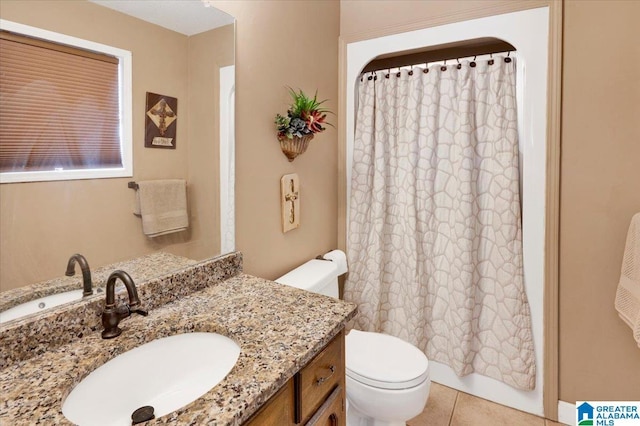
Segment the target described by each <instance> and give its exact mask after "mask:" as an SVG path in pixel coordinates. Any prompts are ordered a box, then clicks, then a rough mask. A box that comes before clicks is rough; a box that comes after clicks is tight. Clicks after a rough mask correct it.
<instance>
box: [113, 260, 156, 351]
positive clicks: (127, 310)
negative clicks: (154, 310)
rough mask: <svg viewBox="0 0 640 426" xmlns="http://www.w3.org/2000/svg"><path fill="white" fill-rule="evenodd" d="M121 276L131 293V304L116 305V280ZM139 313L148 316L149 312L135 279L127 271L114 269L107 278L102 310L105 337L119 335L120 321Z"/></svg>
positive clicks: (128, 291) (120, 331)
mask: <svg viewBox="0 0 640 426" xmlns="http://www.w3.org/2000/svg"><path fill="white" fill-rule="evenodd" d="M118 278H120V281H122V283H123V284H124V286H125V287H126V288H127V293H128V294H129V304H128V305H127V304H125V305H124V306H119V307H116V297H115V292H116V280H117V279H118ZM134 313H135V314H139V315H142V316H145V317H146V316H147V315H148V314H149V313H148V312H147V311H145V310H144V309H142V307H141V305H140V299H139V298H138V291H137V290H136V285H135V283H134V282H133V279H132V278H131V276H130V275H129V274H127V273H126V272H125V271H120V270H118V271H113V272H112V273H111V275H109V278H108V279H107V300H106V303H105V306H104V312H102V326H103V327H104V330H103V331H102V338H103V339H113V338H114V337H118V336H119V335H120V333H122V330H121V329H120V327H118V324H120V321H121V320H123V319H124V318H127V317H128V316H129V315H131V314H134Z"/></svg>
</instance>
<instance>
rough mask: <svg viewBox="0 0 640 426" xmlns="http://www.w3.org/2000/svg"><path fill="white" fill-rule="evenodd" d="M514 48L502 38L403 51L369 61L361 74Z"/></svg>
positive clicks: (514, 49) (501, 51)
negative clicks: (485, 41)
mask: <svg viewBox="0 0 640 426" xmlns="http://www.w3.org/2000/svg"><path fill="white" fill-rule="evenodd" d="M515 51H516V48H515V47H514V46H512V45H511V44H509V43H507V42H504V41H502V40H497V41H492V42H490V43H484V44H482V45H473V46H464V45H459V46H455V47H445V48H439V49H431V50H427V51H421V52H415V51H414V52H413V53H409V52H408V53H405V54H400V55H396V56H391V57H382V58H379V59H374V60H372V61H371V62H369V63H368V64H367V65H366V66H365V67H364V69H363V70H362V74H365V73H367V72H371V71H381V70H390V69H393V68H401V67H406V66H411V65H421V64H428V63H430V62H439V61H444V60H447V61H449V60H456V59H458V60H459V59H460V58H469V57H472V56H480V55H489V54H497V53H505V52H515Z"/></svg>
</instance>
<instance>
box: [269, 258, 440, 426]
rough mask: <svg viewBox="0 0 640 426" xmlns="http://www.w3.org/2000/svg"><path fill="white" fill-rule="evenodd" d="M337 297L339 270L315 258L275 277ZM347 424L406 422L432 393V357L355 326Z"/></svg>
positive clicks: (349, 341) (349, 343) (349, 345)
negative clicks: (430, 392)
mask: <svg viewBox="0 0 640 426" xmlns="http://www.w3.org/2000/svg"><path fill="white" fill-rule="evenodd" d="M275 281H276V282H278V283H281V284H286V285H289V286H292V287H297V288H301V289H304V290H308V291H313V292H316V293H320V294H324V295H325V296H330V297H336V298H337V297H338V269H337V266H336V265H335V264H334V263H333V262H331V261H328V260H317V259H314V260H310V261H308V262H307V263H305V264H303V265H301V266H299V267H298V268H296V269H294V270H292V271H291V272H289V273H287V274H285V275H283V276H282V277H280V278H278V279H276V280H275ZM345 348H346V356H345V362H346V388H347V389H346V390H347V425H348V426H400V425H402V426H404V425H405V424H406V421H407V420H409V419H411V418H413V417H415V416H417V415H418V414H420V413H421V412H422V410H423V409H424V406H425V405H426V403H427V399H428V397H429V389H430V387H431V380H430V378H429V361H428V359H427V357H426V356H425V355H424V353H422V351H420V350H419V349H418V348H416V347H415V346H413V345H411V344H410V343H408V342H405V341H404V340H402V339H399V338H397V337H394V336H389V335H386V334H382V333H372V332H365V331H359V330H351V331H350V332H349V334H347V337H346V341H345Z"/></svg>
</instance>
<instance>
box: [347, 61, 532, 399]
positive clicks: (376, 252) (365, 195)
mask: <svg viewBox="0 0 640 426" xmlns="http://www.w3.org/2000/svg"><path fill="white" fill-rule="evenodd" d="M515 77H516V67H515V61H512V60H510V58H507V57H506V56H505V57H504V58H503V57H500V56H496V57H495V58H494V59H493V60H484V61H477V63H476V62H468V61H465V62H462V63H461V65H460V66H456V65H449V66H448V67H446V66H440V65H435V66H431V67H429V68H428V69H425V68H420V67H414V68H413V69H412V70H406V69H405V70H402V71H401V72H400V76H396V74H395V73H391V74H390V75H389V73H388V72H387V71H386V70H385V71H380V72H377V73H375V75H374V76H373V78H369V77H367V76H366V75H365V76H364V78H363V79H362V81H361V82H360V86H359V97H358V112H357V115H356V135H355V140H354V153H353V170H352V181H351V202H350V206H351V209H350V212H349V213H350V216H349V238H348V242H347V244H348V256H349V265H350V267H351V272H350V274H349V276H348V278H347V281H346V284H345V300H350V301H353V302H356V303H357V304H358V306H359V310H360V315H359V316H358V318H357V319H356V324H357V327H358V328H360V329H362V330H368V331H382V332H385V333H388V334H391V335H394V336H398V337H400V338H402V339H404V340H407V341H409V342H411V343H412V344H414V345H416V346H418V347H419V348H421V349H422V350H423V351H425V353H426V354H427V356H428V357H429V359H431V360H435V361H440V362H443V363H445V364H447V365H449V366H450V367H451V368H453V370H454V372H455V373H456V374H457V375H458V376H465V375H468V374H470V373H472V372H478V373H480V374H484V375H486V376H489V377H493V378H495V379H497V380H500V381H503V382H505V383H507V384H509V385H511V386H514V387H516V388H518V389H524V390H531V389H533V388H534V387H535V357H534V350H533V338H532V333H531V318H530V312H529V305H528V302H527V297H526V293H525V290H524V282H523V271H522V230H521V217H520V194H519V171H518V126H517V111H516V82H515V80H516V78H515Z"/></svg>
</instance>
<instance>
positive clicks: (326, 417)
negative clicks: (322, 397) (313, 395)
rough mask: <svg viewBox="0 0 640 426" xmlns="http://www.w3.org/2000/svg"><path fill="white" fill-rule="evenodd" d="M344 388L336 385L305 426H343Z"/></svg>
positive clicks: (345, 417) (344, 420) (344, 421)
mask: <svg viewBox="0 0 640 426" xmlns="http://www.w3.org/2000/svg"><path fill="white" fill-rule="evenodd" d="M346 419H347V416H346V413H345V401H344V388H343V387H342V386H340V385H338V386H337V387H336V388H335V389H334V390H333V392H331V395H329V398H327V400H326V401H325V402H324V404H322V406H320V408H319V409H318V411H316V413H315V414H314V415H313V417H311V419H310V420H309V421H308V422H307V424H306V425H305V426H345V425H346V423H347V422H346Z"/></svg>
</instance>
